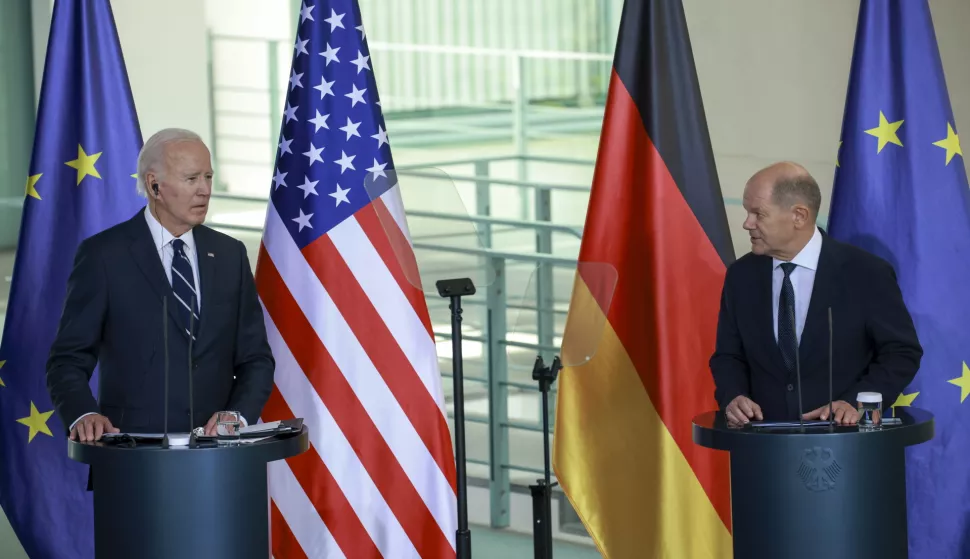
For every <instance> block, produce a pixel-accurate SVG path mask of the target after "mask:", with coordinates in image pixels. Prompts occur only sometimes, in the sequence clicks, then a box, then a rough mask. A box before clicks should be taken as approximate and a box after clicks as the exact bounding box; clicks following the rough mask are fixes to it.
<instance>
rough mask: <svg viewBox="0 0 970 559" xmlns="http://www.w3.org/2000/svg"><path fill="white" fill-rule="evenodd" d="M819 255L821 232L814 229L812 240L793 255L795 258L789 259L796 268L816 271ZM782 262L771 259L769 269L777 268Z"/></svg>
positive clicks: (820, 250) (820, 251)
mask: <svg viewBox="0 0 970 559" xmlns="http://www.w3.org/2000/svg"><path fill="white" fill-rule="evenodd" d="M821 254H822V232H821V231H819V230H818V227H816V228H815V234H814V235H812V238H811V239H810V240H809V241H808V244H806V245H805V246H804V248H802V250H801V251H799V252H798V254H796V255H795V258H792V259H791V263H792V264H795V265H796V266H801V267H802V268H808V269H809V270H817V269H818V259H819V256H820V255H821ZM784 262H785V261H784V260H778V259H777V258H773V259H772V261H771V267H772V269H774V268H777V267H778V266H780V265H781V264H783V263H784Z"/></svg>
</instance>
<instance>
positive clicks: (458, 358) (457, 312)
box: [435, 278, 475, 559]
mask: <svg viewBox="0 0 970 559" xmlns="http://www.w3.org/2000/svg"><path fill="white" fill-rule="evenodd" d="M435 285H436V286H437V288H438V294H439V295H441V296H442V297H448V298H450V299H451V303H450V304H449V305H448V308H450V309H451V350H452V357H451V365H452V373H453V375H452V383H453V385H454V392H455V467H456V469H457V473H458V476H457V477H458V480H457V481H458V530H457V531H456V533H455V536H456V537H455V546H456V549H457V552H458V559H471V556H472V538H471V532H469V531H468V481H467V479H466V477H465V391H464V386H463V383H464V376H463V375H464V371H463V359H462V354H461V298H462V297H463V296H466V295H474V294H475V285H474V284H473V283H472V280H471V279H469V278H457V279H449V280H439V281H438V282H436V284H435Z"/></svg>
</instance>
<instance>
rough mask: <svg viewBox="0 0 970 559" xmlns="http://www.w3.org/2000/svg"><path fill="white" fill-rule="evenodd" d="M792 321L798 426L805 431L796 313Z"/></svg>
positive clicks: (793, 314)
mask: <svg viewBox="0 0 970 559" xmlns="http://www.w3.org/2000/svg"><path fill="white" fill-rule="evenodd" d="M791 321H792V325H791V329H792V332H794V333H795V382H796V383H797V384H798V425H799V427H801V428H802V429H804V428H805V420H804V418H803V417H802V415H804V410H803V409H802V364H801V359H799V358H798V343H799V339H798V324H797V323H796V322H795V313H792V318H791Z"/></svg>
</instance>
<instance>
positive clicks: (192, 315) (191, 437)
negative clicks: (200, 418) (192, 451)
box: [188, 293, 196, 448]
mask: <svg viewBox="0 0 970 559" xmlns="http://www.w3.org/2000/svg"><path fill="white" fill-rule="evenodd" d="M194 319H195V294H194V293H193V294H192V306H191V307H190V308H189V369H188V377H189V447H191V448H194V447H195V443H196V440H195V417H194V410H195V404H194V402H193V400H192V385H193V384H194V383H193V382H192V341H193V340H195V328H194V326H195V324H194Z"/></svg>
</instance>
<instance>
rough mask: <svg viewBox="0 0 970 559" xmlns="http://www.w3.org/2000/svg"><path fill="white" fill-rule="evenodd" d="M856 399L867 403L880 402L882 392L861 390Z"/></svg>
mask: <svg viewBox="0 0 970 559" xmlns="http://www.w3.org/2000/svg"><path fill="white" fill-rule="evenodd" d="M856 400H858V401H859V402H865V403H867V404H878V403H881V402H882V394H880V393H878V392H860V393H859V394H858V396H856Z"/></svg>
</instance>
